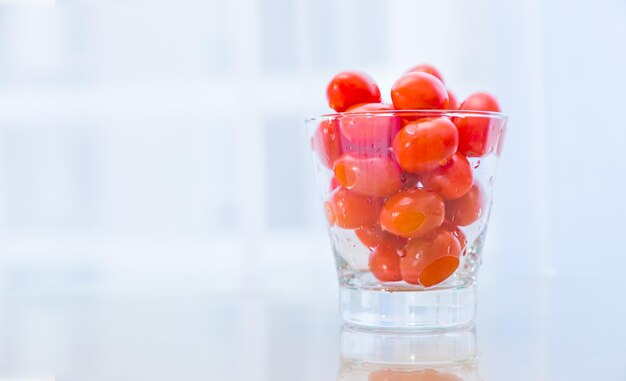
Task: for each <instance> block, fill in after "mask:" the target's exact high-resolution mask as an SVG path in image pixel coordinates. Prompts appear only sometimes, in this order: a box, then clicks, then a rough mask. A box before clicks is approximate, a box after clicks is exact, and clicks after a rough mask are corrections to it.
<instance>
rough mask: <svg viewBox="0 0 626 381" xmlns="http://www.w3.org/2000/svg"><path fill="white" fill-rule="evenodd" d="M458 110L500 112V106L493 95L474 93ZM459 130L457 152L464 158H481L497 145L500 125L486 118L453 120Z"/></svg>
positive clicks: (467, 117)
mask: <svg viewBox="0 0 626 381" xmlns="http://www.w3.org/2000/svg"><path fill="white" fill-rule="evenodd" d="M459 110H467V111H495V112H500V105H499V104H498V101H497V100H496V98H495V97H494V96H493V95H490V94H487V93H475V94H472V95H470V96H469V97H468V98H467V99H466V100H464V101H463V103H461V106H460V107H459ZM454 123H455V124H456V126H457V128H458V129H459V152H461V153H462V154H463V155H465V156H471V157H481V156H485V155H487V154H490V153H491V152H493V150H494V148H495V145H496V144H497V141H498V137H499V132H500V123H499V121H498V120H496V119H493V118H489V117H486V116H466V117H457V118H454Z"/></svg>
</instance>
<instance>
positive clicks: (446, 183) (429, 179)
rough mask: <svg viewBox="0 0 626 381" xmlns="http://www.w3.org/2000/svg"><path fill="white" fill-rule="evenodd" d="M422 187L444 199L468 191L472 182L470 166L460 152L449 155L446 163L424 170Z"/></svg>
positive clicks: (458, 195)
mask: <svg viewBox="0 0 626 381" xmlns="http://www.w3.org/2000/svg"><path fill="white" fill-rule="evenodd" d="M421 181H422V184H424V188H426V189H428V190H431V191H433V192H437V193H439V195H441V197H443V198H444V199H447V200H449V199H453V198H459V197H461V196H463V195H464V194H465V193H467V192H469V190H470V188H471V187H472V184H473V183H474V176H473V175H472V167H471V165H470V163H469V161H467V159H466V158H465V156H463V155H461V154H460V153H455V154H454V155H452V156H450V157H449V158H448V159H447V160H446V163H445V164H443V165H442V166H440V167H439V168H437V169H434V170H432V171H430V172H426V173H424V174H423V175H422V177H421Z"/></svg>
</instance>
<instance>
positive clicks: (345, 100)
mask: <svg viewBox="0 0 626 381" xmlns="http://www.w3.org/2000/svg"><path fill="white" fill-rule="evenodd" d="M326 99H327V100H328V105H329V106H330V107H331V108H332V109H334V110H335V111H337V112H342V111H346V110H347V109H348V108H350V107H352V106H354V105H357V104H359V103H380V89H379V88H378V85H377V84H376V82H374V79H372V77H370V76H369V75H367V74H365V73H362V72H359V71H344V72H341V73H339V74H337V75H335V76H334V77H333V79H332V80H331V81H330V83H329V84H328V86H327V87H326Z"/></svg>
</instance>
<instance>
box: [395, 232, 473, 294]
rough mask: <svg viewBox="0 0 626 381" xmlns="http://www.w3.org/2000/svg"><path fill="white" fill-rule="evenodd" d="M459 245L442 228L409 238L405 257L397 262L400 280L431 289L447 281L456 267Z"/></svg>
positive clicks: (459, 253)
mask: <svg viewBox="0 0 626 381" xmlns="http://www.w3.org/2000/svg"><path fill="white" fill-rule="evenodd" d="M460 255H461V244H460V243H459V240H458V239H457V238H456V237H455V236H454V234H453V233H452V232H451V231H450V230H447V229H445V228H443V227H440V228H437V229H435V230H432V231H431V232H430V233H428V234H427V235H425V236H423V237H420V238H412V239H410V240H409V241H408V243H407V246H406V256H405V257H403V258H402V259H401V261H400V271H401V272H402V279H403V280H404V281H405V282H407V283H411V284H417V285H422V286H424V287H432V286H435V285H437V284H439V283H441V282H443V281H444V280H446V279H448V278H449V277H450V275H452V274H453V273H454V272H455V271H456V269H457V268H458V267H459V257H460Z"/></svg>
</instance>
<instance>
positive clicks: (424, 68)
mask: <svg viewBox="0 0 626 381" xmlns="http://www.w3.org/2000/svg"><path fill="white" fill-rule="evenodd" d="M414 72H422V73H428V74H430V75H432V76H435V77H437V79H438V80H440V81H441V83H444V80H443V75H441V72H440V71H439V70H437V68H436V67H434V66H433V65H429V64H421V65H417V66H415V67H412V68H410V69H409V70H407V71H406V72H405V73H404V74H407V73H414Z"/></svg>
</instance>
